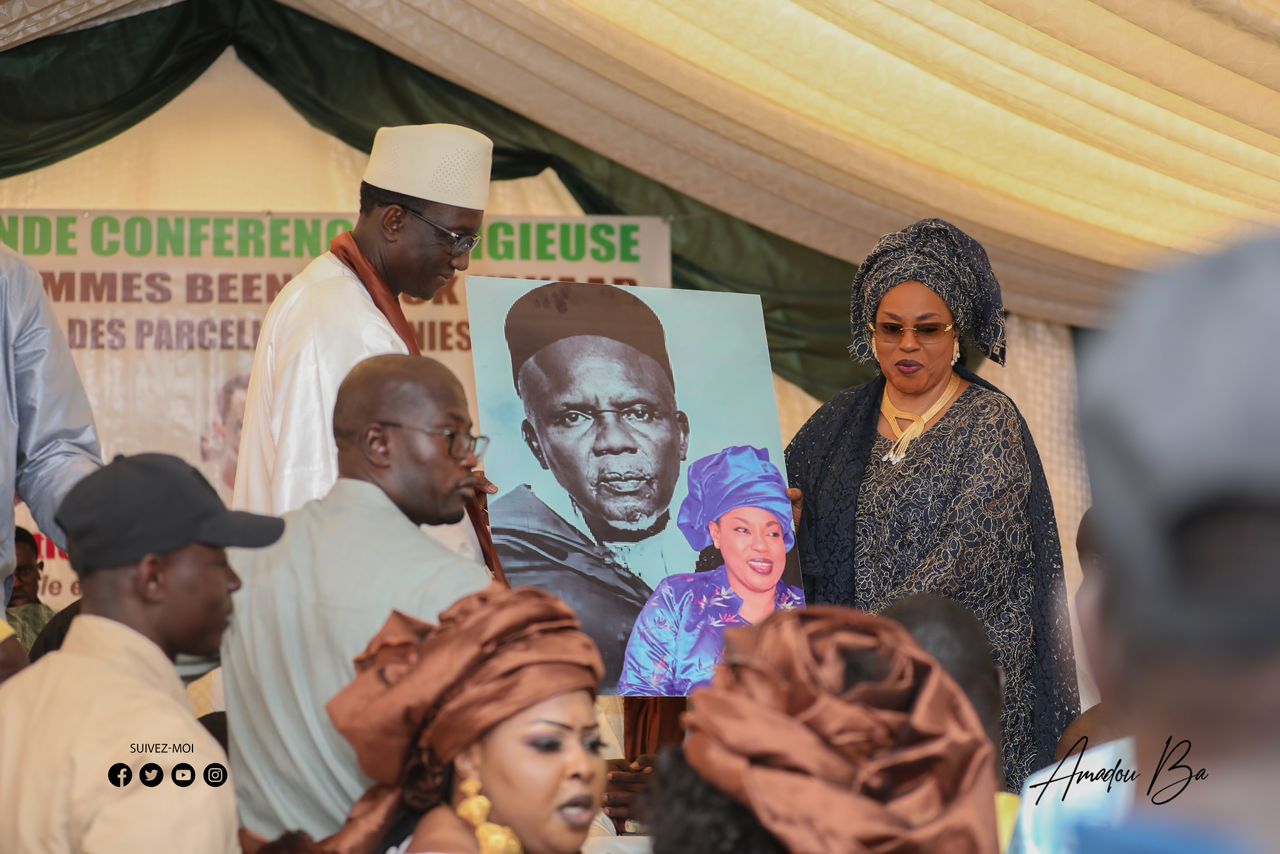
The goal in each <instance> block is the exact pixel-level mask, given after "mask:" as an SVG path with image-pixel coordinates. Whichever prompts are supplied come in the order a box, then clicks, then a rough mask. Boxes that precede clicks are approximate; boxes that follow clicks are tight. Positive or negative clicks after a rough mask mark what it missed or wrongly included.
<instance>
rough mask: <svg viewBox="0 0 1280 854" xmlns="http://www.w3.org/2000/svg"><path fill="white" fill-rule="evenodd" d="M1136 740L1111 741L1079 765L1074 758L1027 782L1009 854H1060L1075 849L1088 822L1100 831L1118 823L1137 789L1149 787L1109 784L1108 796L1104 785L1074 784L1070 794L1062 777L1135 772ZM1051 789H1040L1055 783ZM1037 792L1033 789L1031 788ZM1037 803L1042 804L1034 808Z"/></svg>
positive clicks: (1087, 754) (1086, 755)
mask: <svg viewBox="0 0 1280 854" xmlns="http://www.w3.org/2000/svg"><path fill="white" fill-rule="evenodd" d="M1135 761H1136V757H1135V756H1134V744H1133V739H1132V738H1121V739H1116V740H1115V741H1108V742H1105V743H1103V744H1100V745H1098V746H1097V747H1094V748H1090V749H1089V750H1086V751H1085V752H1084V754H1083V755H1081V756H1080V759H1079V763H1078V766H1077V762H1076V759H1075V757H1074V756H1072V757H1068V758H1067V759H1066V760H1064V761H1063V762H1062V763H1061V768H1059V764H1058V763H1054V764H1053V765H1050V766H1048V767H1047V768H1041V769H1040V770H1039V771H1036V772H1035V773H1034V774H1032V775H1031V776H1029V777H1027V779H1026V782H1025V783H1023V785H1022V803H1021V806H1020V807H1019V809H1018V823H1017V825H1016V826H1015V827H1014V829H1013V840H1012V842H1010V843H1009V850H1008V852H1007V854H1060V852H1063V851H1072V850H1075V849H1074V848H1073V847H1072V846H1073V845H1074V844H1075V843H1074V842H1073V840H1074V839H1075V838H1076V826H1077V825H1078V824H1081V823H1084V824H1089V825H1096V826H1102V827H1106V826H1113V825H1117V824H1119V823H1120V822H1121V821H1122V820H1124V818H1125V817H1126V816H1128V814H1129V811H1130V810H1131V809H1132V808H1133V795H1134V789H1135V787H1136V786H1138V785H1145V783H1121V782H1115V783H1111V785H1110V791H1108V790H1107V789H1108V784H1107V782H1106V781H1104V780H1074V779H1073V780H1072V781H1071V786H1070V789H1068V788H1067V781H1066V780H1065V779H1061V778H1064V777H1065V776H1066V775H1067V774H1068V773H1070V772H1074V771H1075V769H1076V768H1077V767H1079V769H1080V770H1081V771H1089V772H1093V773H1096V772H1098V771H1100V770H1102V769H1113V768H1115V767H1116V763H1117V762H1119V763H1120V765H1121V767H1122V768H1125V769H1128V770H1137V769H1136V768H1135V766H1134V764H1133V763H1134V762H1135ZM1055 777H1057V778H1059V779H1058V780H1055V782H1053V783H1050V784H1049V785H1047V786H1040V785H1037V784H1040V783H1044V782H1046V781H1048V780H1054V778H1055ZM1032 787H1034V788H1032ZM1037 798H1039V799H1040V802H1039V803H1036V799H1037Z"/></svg>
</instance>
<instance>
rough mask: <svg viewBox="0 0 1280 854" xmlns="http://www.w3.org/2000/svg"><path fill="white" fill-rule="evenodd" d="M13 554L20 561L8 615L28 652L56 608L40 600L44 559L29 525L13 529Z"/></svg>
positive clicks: (14, 570) (15, 568)
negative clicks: (27, 527) (28, 528)
mask: <svg viewBox="0 0 1280 854" xmlns="http://www.w3.org/2000/svg"><path fill="white" fill-rule="evenodd" d="M13 556H14V559H15V560H16V561H17V564H16V565H15V566H14V568H13V595H12V596H11V597H9V607H8V608H6V609H5V618H6V620H7V622H8V623H9V625H10V626H13V630H14V633H15V634H17V636H18V640H19V641H21V642H22V645H23V647H25V648H26V650H27V652H28V653H30V652H31V645H32V644H33V643H35V641H36V638H37V637H39V635H40V632H41V631H42V630H43V629H44V627H45V625H47V624H48V622H49V621H50V620H51V619H53V613H54V612H53V609H52V608H50V607H49V606H48V605H46V604H44V603H43V602H41V601H40V573H41V572H42V571H43V570H44V561H42V560H40V549H39V547H38V546H37V545H36V538H35V536H33V535H32V533H31V532H30V531H28V530H27V529H26V528H14V529H13Z"/></svg>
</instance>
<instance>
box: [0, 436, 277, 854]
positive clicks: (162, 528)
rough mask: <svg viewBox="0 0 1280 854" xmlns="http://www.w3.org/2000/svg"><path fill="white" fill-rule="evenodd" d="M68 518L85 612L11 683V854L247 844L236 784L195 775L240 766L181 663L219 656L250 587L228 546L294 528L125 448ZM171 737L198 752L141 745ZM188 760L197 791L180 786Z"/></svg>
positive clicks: (5, 844)
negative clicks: (185, 679) (202, 713)
mask: <svg viewBox="0 0 1280 854" xmlns="http://www.w3.org/2000/svg"><path fill="white" fill-rule="evenodd" d="M57 521H58V524H59V526H60V529H61V530H62V531H64V532H66V535H67V539H68V546H70V548H69V549H68V552H69V553H70V557H71V566H72V568H73V569H74V570H75V571H76V574H77V575H78V576H79V577H80V584H81V590H82V591H83V596H82V598H81V602H83V603H84V604H83V613H81V614H80V616H78V617H77V618H76V619H75V623H74V625H72V627H71V629H70V631H69V632H68V633H67V639H66V643H65V644H64V645H63V647H62V649H61V650H59V651H58V652H57V653H54V654H52V655H49V656H46V657H45V658H43V659H41V660H40V661H39V662H38V663H36V664H33V665H31V666H30V667H28V668H26V669H25V670H24V671H22V672H21V673H19V674H18V675H17V676H15V677H13V678H12V679H11V680H9V681H8V682H7V683H6V684H5V685H4V686H3V690H0V792H3V793H4V797H3V798H0V851H4V852H6V854H8V852H15V854H16V852H44V851H49V852H53V851H59V852H61V851H77V852H117V851H119V852H135V851H136V852H144V851H169V850H181V851H183V852H193V854H194V853H195V852H210V854H213V852H218V854H229V852H233V851H236V850H238V849H237V848H236V798H235V787H234V782H235V779H234V777H232V778H231V779H229V780H227V782H226V785H222V786H211V785H207V784H205V783H204V781H203V780H198V779H195V777H196V775H198V774H201V773H202V772H203V771H204V769H206V768H208V767H211V766H213V765H215V764H216V765H219V766H221V767H223V773H224V774H225V763H226V761H227V757H226V754H225V753H224V752H223V750H222V748H221V747H220V746H219V745H218V744H217V742H215V741H214V739H213V737H212V736H210V735H209V734H208V733H207V732H206V731H205V730H204V728H203V727H202V726H200V724H199V723H198V722H197V721H196V716H195V714H194V713H193V712H192V709H191V703H190V700H189V699H188V697H187V692H186V690H185V689H184V688H183V687H182V681H181V680H180V679H179V678H178V673H177V671H176V670H175V669H174V664H173V662H174V659H175V658H176V657H177V655H178V654H179V653H187V654H189V655H211V654H213V653H215V652H217V650H218V641H219V640H220V639H221V638H222V633H223V631H224V630H225V629H226V627H227V622H228V620H230V619H231V615H232V601H231V593H232V591H234V590H236V589H237V588H238V587H239V586H240V579H239V578H237V577H236V574H235V572H234V571H233V570H232V569H231V567H230V566H229V565H228V563H227V554H226V549H225V547H226V546H240V547H244V548H258V547H261V546H265V545H268V544H269V543H271V542H273V541H274V540H275V539H276V538H277V537H279V536H280V533H281V531H282V530H283V528H284V526H283V524H282V523H281V522H280V520H279V519H276V518H274V517H270V516H256V515H253V514H250V513H232V512H231V511H229V510H227V509H226V507H225V506H224V505H223V503H222V500H221V499H220V498H218V494H217V492H215V491H214V488H213V487H212V486H210V485H209V483H208V481H206V480H205V479H204V478H203V476H201V475H200V473H199V472H198V471H196V470H195V469H194V468H192V467H191V466H189V465H187V464H186V463H185V462H183V461H182V460H180V459H178V458H177V457H171V456H169V455H167V454H138V455H136V456H132V457H117V458H116V459H115V461H114V462H112V463H111V464H110V465H108V466H106V467H105V468H102V469H99V470H98V471H96V472H94V473H93V474H91V475H89V476H88V477H86V478H85V479H84V480H82V481H80V483H78V484H77V485H76V486H74V487H72V488H71V490H70V491H69V492H68V493H67V497H66V498H65V499H64V500H63V502H62V505H61V506H60V507H59V509H58V512H57ZM157 742H161V743H163V745H165V746H167V745H171V744H183V745H190V750H189V752H183V753H174V752H171V751H166V753H164V754H159V753H155V754H149V753H135V752H133V751H132V750H131V748H132V747H133V746H135V745H138V746H150V745H154V744H156V743H157ZM152 764H153V765H154V766H156V767H154V768H148V765H152ZM180 765H185V766H187V767H186V768H185V769H183V770H184V771H185V772H186V773H190V774H191V775H192V778H191V779H193V780H194V785H191V786H188V787H185V788H183V787H179V786H177V785H175V779H176V778H175V776H174V773H175V770H176V769H177V768H178V767H179V766H180ZM157 777H158V778H159V779H158V780H157V779H156V778H157ZM147 780H150V781H152V782H153V783H154V785H150V784H148V785H144V782H145V781H147Z"/></svg>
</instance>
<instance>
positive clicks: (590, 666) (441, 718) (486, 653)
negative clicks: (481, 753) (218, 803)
mask: <svg viewBox="0 0 1280 854" xmlns="http://www.w3.org/2000/svg"><path fill="white" fill-rule="evenodd" d="M356 671H357V676H356V678H355V681H354V682H352V683H351V684H350V685H349V686H347V687H346V688H344V689H343V690H342V691H341V692H340V693H339V694H338V695H337V696H336V697H334V698H333V699H332V700H330V701H329V704H328V706H327V707H326V708H327V709H328V711H329V717H330V719H331V720H332V721H333V725H334V726H335V727H336V728H337V730H338V732H340V733H342V735H343V736H344V737H345V738H346V739H347V740H348V741H350V742H351V744H352V745H353V746H354V747H355V749H356V756H357V758H358V759H359V762H360V769H361V770H362V771H364V773H366V774H368V775H369V776H370V777H372V778H373V780H374V782H375V785H374V787H373V788H371V789H370V790H369V791H368V792H367V793H365V795H364V797H362V798H361V799H360V800H359V801H358V802H357V803H356V805H355V806H354V807H353V808H352V810H351V815H350V817H349V818H348V820H347V823H346V824H345V825H343V827H342V829H341V830H339V831H338V832H337V833H336V834H335V835H333V836H331V837H329V838H328V839H326V840H324V841H323V842H320V843H317V844H316V845H315V848H314V849H303V850H315V851H323V852H326V854H328V853H329V852H332V853H333V854H367V852H372V851H373V850H374V846H375V845H377V843H378V842H380V841H381V839H382V836H383V835H384V834H385V833H386V832H387V829H388V827H389V826H390V824H391V822H392V821H393V820H394V819H395V817H396V814H397V812H398V811H399V809H400V807H401V805H402V804H403V805H407V806H409V807H411V808H413V809H415V810H419V811H422V812H425V811H427V810H429V809H431V808H432V807H433V806H435V805H437V804H439V803H441V801H442V800H443V798H444V772H445V769H446V768H447V767H448V766H449V764H450V763H451V762H453V760H454V759H455V758H456V757H457V756H458V754H459V753H461V752H462V751H463V750H464V749H465V748H466V747H468V746H469V745H471V744H473V743H475V742H476V741H477V740H479V739H480V738H481V737H482V736H483V735H484V734H485V733H487V732H488V731H489V730H491V729H492V728H493V727H495V726H497V725H498V724H500V723H502V722H503V721H505V720H507V719H508V718H510V717H511V716H513V715H516V714H518V713H520V712H522V711H524V710H525V709H527V708H529V707H530V706H534V705H537V704H538V703H541V702H542V701H543V700H547V699H550V698H551V697H557V696H560V695H561V694H569V693H572V692H574V691H589V692H591V694H592V695H594V694H595V692H596V687H597V686H598V685H599V684H600V679H601V677H603V676H604V662H603V661H602V660H601V658H600V653H599V651H598V650H597V649H596V646H595V644H594V643H593V642H592V640H591V638H589V637H587V636H586V635H585V634H583V633H582V632H581V631H580V630H579V623H578V618H577V617H576V616H574V613H573V611H572V609H570V608H569V606H568V605H566V604H565V603H564V602H562V601H560V600H559V599H557V598H556V597H555V596H552V595H551V594H549V593H545V592H543V591H541V590H538V589H536V588H533V587H524V588H520V589H518V590H512V589H510V588H508V587H504V586H502V585H500V584H492V585H490V586H489V587H488V588H487V589H485V590H483V591H481V592H479V593H476V594H473V595H471V596H467V597H465V598H463V599H460V600H459V601H458V602H457V603H456V604H454V605H453V606H451V607H450V608H449V609H448V610H446V611H444V612H443V613H442V614H441V615H440V624H439V625H438V626H437V625H432V624H430V623H424V622H422V621H420V620H415V619H413V618H412V617H408V616H405V615H404V614H401V613H399V612H394V613H392V615H391V618H390V619H389V620H387V623H386V625H385V626H383V627H382V630H381V631H379V632H378V634H377V636H376V637H374V639H373V640H372V641H371V642H370V643H369V647H368V649H366V650H365V652H364V653H362V654H361V655H360V657H359V658H357V659H356Z"/></svg>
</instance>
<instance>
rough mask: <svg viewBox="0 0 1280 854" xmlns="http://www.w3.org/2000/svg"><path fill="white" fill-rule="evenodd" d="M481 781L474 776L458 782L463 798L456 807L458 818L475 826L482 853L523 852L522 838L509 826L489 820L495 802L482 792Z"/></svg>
mask: <svg viewBox="0 0 1280 854" xmlns="http://www.w3.org/2000/svg"><path fill="white" fill-rule="evenodd" d="M480 788H481V787H480V781H479V780H477V779H475V778H474V777H472V778H468V779H466V780H463V781H462V782H461V783H459V784H458V790H459V791H461V792H462V794H463V798H462V800H461V801H459V802H458V805H457V806H456V807H455V808H454V812H456V813H457V814H458V818H460V819H462V820H463V821H465V822H466V823H467V824H469V825H471V826H472V827H474V828H475V832H476V842H477V843H479V845H480V854H522V852H523V851H524V849H523V848H521V847H520V839H519V838H518V837H517V836H516V835H515V832H514V831H512V830H511V828H509V827H503V826H502V825H500V824H494V823H493V822H491V821H489V811H490V810H491V809H492V808H493V804H492V803H491V802H490V801H489V799H488V798H486V797H485V796H484V795H482V794H480Z"/></svg>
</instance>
